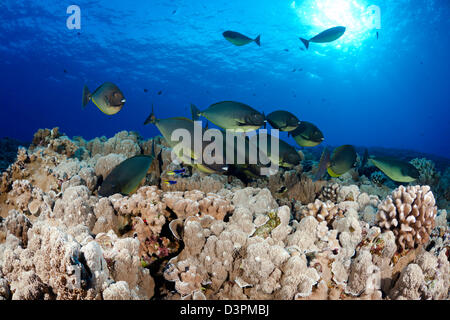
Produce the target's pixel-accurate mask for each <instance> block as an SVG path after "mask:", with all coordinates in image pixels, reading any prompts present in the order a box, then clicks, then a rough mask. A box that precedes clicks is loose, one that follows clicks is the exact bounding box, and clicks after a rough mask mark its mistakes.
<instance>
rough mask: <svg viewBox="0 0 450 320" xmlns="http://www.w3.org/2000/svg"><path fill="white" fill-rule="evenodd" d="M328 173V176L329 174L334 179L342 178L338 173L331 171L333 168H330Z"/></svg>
mask: <svg viewBox="0 0 450 320" xmlns="http://www.w3.org/2000/svg"><path fill="white" fill-rule="evenodd" d="M327 171H328V174H329V175H330V176H332V177H333V178H338V177H340V176H341V175H340V174H337V173H335V172H334V171H333V170H331V168H328V169H327Z"/></svg>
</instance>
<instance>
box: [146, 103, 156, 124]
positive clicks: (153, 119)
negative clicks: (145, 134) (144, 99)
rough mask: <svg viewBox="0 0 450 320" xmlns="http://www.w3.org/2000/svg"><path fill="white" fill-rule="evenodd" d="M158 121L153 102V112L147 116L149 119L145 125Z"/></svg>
mask: <svg viewBox="0 0 450 320" xmlns="http://www.w3.org/2000/svg"><path fill="white" fill-rule="evenodd" d="M155 122H156V117H155V112H154V110H153V104H152V113H150V115H149V116H148V117H147V119H146V120H145V122H144V125H146V124H149V123H152V124H154V123H155Z"/></svg>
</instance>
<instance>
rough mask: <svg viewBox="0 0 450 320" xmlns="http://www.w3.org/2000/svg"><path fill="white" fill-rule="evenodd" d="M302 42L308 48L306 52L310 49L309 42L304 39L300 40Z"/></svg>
mask: <svg viewBox="0 0 450 320" xmlns="http://www.w3.org/2000/svg"><path fill="white" fill-rule="evenodd" d="M300 40H302V42H303V44H304V45H305V47H306V50H308V48H309V40H306V39H303V38H300Z"/></svg>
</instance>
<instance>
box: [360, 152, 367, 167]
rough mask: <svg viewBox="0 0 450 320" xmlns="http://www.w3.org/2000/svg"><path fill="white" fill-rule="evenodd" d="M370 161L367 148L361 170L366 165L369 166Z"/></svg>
mask: <svg viewBox="0 0 450 320" xmlns="http://www.w3.org/2000/svg"><path fill="white" fill-rule="evenodd" d="M368 160H369V151H368V150H367V148H365V149H364V156H363V158H362V161H361V166H360V168H361V169H362V168H364V167H365V165H366V164H367V161H368Z"/></svg>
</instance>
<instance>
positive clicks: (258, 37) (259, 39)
mask: <svg viewBox="0 0 450 320" xmlns="http://www.w3.org/2000/svg"><path fill="white" fill-rule="evenodd" d="M255 42H256V44H257V45H258V46H259V47H261V35H259V36H257V37H256V39H255Z"/></svg>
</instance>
